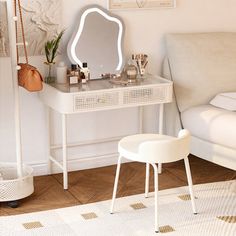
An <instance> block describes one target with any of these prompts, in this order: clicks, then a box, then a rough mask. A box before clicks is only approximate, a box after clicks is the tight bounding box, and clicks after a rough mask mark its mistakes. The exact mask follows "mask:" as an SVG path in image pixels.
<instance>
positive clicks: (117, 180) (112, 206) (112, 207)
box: [110, 156, 122, 214]
mask: <svg viewBox="0 0 236 236" xmlns="http://www.w3.org/2000/svg"><path fill="white" fill-rule="evenodd" d="M121 159H122V156H119V159H118V163H117V168H116V177H115V183H114V189H113V195H112V202H111V209H110V213H111V214H113V210H114V204H115V198H116V192H117V187H118V182H119V175H120V166H121Z"/></svg>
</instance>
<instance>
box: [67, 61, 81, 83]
mask: <svg viewBox="0 0 236 236" xmlns="http://www.w3.org/2000/svg"><path fill="white" fill-rule="evenodd" d="M78 77H79V74H78V73H77V65H75V64H72V65H71V71H70V73H69V75H68V79H69V84H78Z"/></svg>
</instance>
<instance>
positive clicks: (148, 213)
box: [0, 181, 236, 236]
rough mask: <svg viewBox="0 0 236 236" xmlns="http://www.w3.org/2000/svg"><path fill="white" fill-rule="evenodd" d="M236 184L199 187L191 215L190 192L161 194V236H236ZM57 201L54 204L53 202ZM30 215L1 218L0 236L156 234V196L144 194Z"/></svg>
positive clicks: (134, 235)
mask: <svg viewBox="0 0 236 236" xmlns="http://www.w3.org/2000/svg"><path fill="white" fill-rule="evenodd" d="M233 183H235V181H227V182H218V183H211V184H203V185H195V187H194V189H195V195H196V205H197V210H198V212H199V214H198V215H193V213H192V208H191V202H190V197H189V195H188V188H187V187H181V188H175V189H168V190H163V191H160V198H159V206H160V207H159V210H160V212H159V214H160V226H161V227H160V231H161V232H160V233H159V235H180V236H183V235H190V236H192V235H196V236H218V235H219V236H235V235H236V193H235V192H234V191H232V186H233ZM55 200H56V199H55ZM110 203H111V202H110V201H103V202H97V203H92V204H87V205H80V206H75V207H68V208H61V209H56V210H50V211H43V212H36V213H30V214H23V215H16V216H7V217H0V235H1V236H8V235H24V236H27V235H30V236H31V235H33V236H34V235H44V236H54V235H55V236H60V235H68V236H72V235H79V236H93V235H94V236H95V235H96V236H113V235H114V236H151V235H158V234H156V233H155V232H154V196H153V193H150V197H149V198H144V195H143V194H140V195H134V196H130V197H124V198H119V199H117V200H116V205H115V213H114V214H113V215H111V214H109V208H110Z"/></svg>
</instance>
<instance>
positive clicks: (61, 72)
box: [56, 61, 67, 84]
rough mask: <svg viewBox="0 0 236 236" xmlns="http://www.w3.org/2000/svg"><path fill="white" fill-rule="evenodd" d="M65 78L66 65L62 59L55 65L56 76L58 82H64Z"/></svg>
mask: <svg viewBox="0 0 236 236" xmlns="http://www.w3.org/2000/svg"><path fill="white" fill-rule="evenodd" d="M66 79H67V67H66V65H65V63H64V62H63V61H61V62H60V63H59V64H58V66H57V78H56V81H57V83H58V84H65V83H66Z"/></svg>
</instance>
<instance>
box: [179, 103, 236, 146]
mask: <svg viewBox="0 0 236 236" xmlns="http://www.w3.org/2000/svg"><path fill="white" fill-rule="evenodd" d="M181 118H182V123H183V127H184V128H185V129H188V130H189V131H190V132H191V135H193V136H195V137H197V138H200V139H203V140H205V141H208V142H212V143H216V144H219V145H223V146H225V147H228V148H232V149H236V112H232V111H228V110H224V109H222V108H217V107H214V106H212V105H202V106H196V107H192V108H190V109H188V110H186V111H184V112H182V113H181Z"/></svg>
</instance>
